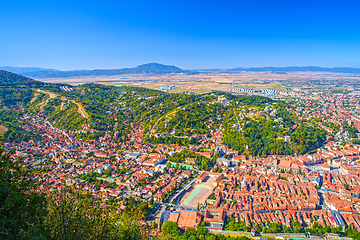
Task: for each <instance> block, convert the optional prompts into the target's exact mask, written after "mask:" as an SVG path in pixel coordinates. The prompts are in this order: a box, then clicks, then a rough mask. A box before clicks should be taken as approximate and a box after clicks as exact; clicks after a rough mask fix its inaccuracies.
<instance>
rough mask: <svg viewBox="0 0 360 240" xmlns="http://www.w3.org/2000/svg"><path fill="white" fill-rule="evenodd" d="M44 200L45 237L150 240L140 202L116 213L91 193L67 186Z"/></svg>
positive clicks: (80, 239)
mask: <svg viewBox="0 0 360 240" xmlns="http://www.w3.org/2000/svg"><path fill="white" fill-rule="evenodd" d="M48 202H49V210H48V217H47V219H46V224H47V226H48V228H49V232H50V236H48V239H64V240H65V239H79V240H82V239H83V240H85V239H94V240H95V239H135V240H143V239H144V240H145V239H150V234H149V229H148V227H147V226H144V225H142V224H141V219H143V217H144V209H143V207H142V206H140V204H139V205H137V206H136V207H133V208H131V209H125V210H124V213H123V214H121V215H120V214H118V213H117V212H112V211H111V209H106V207H102V205H100V203H101V202H97V201H96V200H94V198H93V196H92V195H91V194H83V193H79V192H74V191H73V190H72V189H71V188H65V189H62V190H61V191H58V192H56V193H54V194H52V195H50V196H49V201H48ZM129 202H130V203H129V205H131V204H132V203H131V201H129ZM145 204H146V203H145ZM132 205H134V204H132Z"/></svg>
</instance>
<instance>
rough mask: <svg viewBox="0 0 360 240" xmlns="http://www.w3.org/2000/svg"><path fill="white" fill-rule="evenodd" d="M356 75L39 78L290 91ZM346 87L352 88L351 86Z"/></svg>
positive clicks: (195, 88) (179, 88) (190, 88)
mask: <svg viewBox="0 0 360 240" xmlns="http://www.w3.org/2000/svg"><path fill="white" fill-rule="evenodd" d="M359 79H360V76H358V75H354V74H349V73H326V72H288V73H285V74H284V73H272V72H236V73H222V72H212V73H210V72H209V73H205V72H204V73H199V74H194V75H184V74H169V75H145V74H126V75H117V76H96V77H95V76H88V77H76V78H54V79H41V81H44V82H50V83H68V84H71V85H79V84H84V83H100V84H106V85H113V86H123V85H135V86H142V87H146V88H150V89H158V88H159V87H162V86H167V85H174V86H175V87H176V89H171V90H169V92H196V93H206V92H210V91H213V90H222V91H229V90H230V89H231V88H232V87H237V88H256V89H276V90H279V91H291V89H292V88H300V89H304V88H309V89H314V88H319V87H321V88H322V89H338V86H337V85H336V84H333V81H338V80H341V81H359ZM314 81H315V82H316V81H323V83H322V84H320V85H316V84H314ZM311 82H312V83H311ZM348 89H349V90H352V88H351V87H350V88H348Z"/></svg>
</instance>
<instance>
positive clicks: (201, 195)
mask: <svg viewBox="0 0 360 240" xmlns="http://www.w3.org/2000/svg"><path fill="white" fill-rule="evenodd" d="M214 180H215V177H213V176H209V177H208V178H207V179H206V180H205V181H204V182H202V183H198V184H195V185H194V186H192V187H191V188H190V189H189V190H188V191H187V193H185V195H184V196H183V197H182V199H181V200H180V202H181V204H182V205H184V206H189V207H197V205H198V204H202V203H204V202H205V201H206V199H207V198H208V197H209V196H210V194H211V192H212V190H213V189H214V187H213V182H214Z"/></svg>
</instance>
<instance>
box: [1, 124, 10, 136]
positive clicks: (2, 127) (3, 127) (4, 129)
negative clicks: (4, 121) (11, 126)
mask: <svg viewBox="0 0 360 240" xmlns="http://www.w3.org/2000/svg"><path fill="white" fill-rule="evenodd" d="M7 130H8V128H7V127H5V126H3V125H0V134H4V132H6V131H7Z"/></svg>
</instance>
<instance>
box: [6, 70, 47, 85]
mask: <svg viewBox="0 0 360 240" xmlns="http://www.w3.org/2000/svg"><path fill="white" fill-rule="evenodd" d="M18 85H39V86H40V85H41V86H42V85H43V83H42V82H39V81H35V80H33V79H31V78H27V77H24V76H22V75H19V74H15V73H11V72H8V71H4V70H0V86H18Z"/></svg>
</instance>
